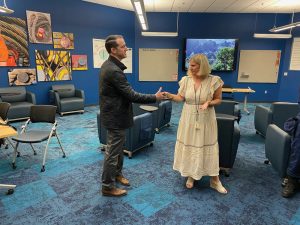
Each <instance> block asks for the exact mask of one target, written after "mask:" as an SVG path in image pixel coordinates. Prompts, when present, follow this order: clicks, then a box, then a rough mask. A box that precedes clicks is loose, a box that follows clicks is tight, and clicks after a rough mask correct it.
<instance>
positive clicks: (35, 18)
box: [26, 10, 53, 44]
mask: <svg viewBox="0 0 300 225" xmlns="http://www.w3.org/2000/svg"><path fill="white" fill-rule="evenodd" d="M26 15H27V26H28V34H29V41H30V43H40V44H52V43H53V41H52V28H51V17H50V14H48V13H42V12H34V11H29V10H26Z"/></svg>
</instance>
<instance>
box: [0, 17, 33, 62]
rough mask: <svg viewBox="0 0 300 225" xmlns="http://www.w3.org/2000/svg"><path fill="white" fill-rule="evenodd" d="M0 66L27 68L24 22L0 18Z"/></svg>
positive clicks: (27, 56) (27, 54)
mask: <svg viewBox="0 0 300 225" xmlns="http://www.w3.org/2000/svg"><path fill="white" fill-rule="evenodd" d="M0 31H1V32H0V66H11V67H12V66H29V52H28V42H27V33H26V23H25V20H22V19H20V18H15V17H8V16H0Z"/></svg>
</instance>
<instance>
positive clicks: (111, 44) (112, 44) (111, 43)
mask: <svg viewBox="0 0 300 225" xmlns="http://www.w3.org/2000/svg"><path fill="white" fill-rule="evenodd" d="M118 38H123V36H122V35H109V36H108V37H107V38H106V39H105V48H106V51H107V52H108V54H110V53H111V48H116V47H118V44H117V41H116V40H117V39H118Z"/></svg>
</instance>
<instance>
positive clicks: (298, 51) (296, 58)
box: [290, 38, 300, 70]
mask: <svg viewBox="0 0 300 225" xmlns="http://www.w3.org/2000/svg"><path fill="white" fill-rule="evenodd" d="M290 70H300V38H294V40H293V45H292V51H291V61H290Z"/></svg>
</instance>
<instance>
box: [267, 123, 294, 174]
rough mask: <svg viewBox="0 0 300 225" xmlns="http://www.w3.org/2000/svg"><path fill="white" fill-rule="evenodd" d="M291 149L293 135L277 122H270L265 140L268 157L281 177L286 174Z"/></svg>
mask: <svg viewBox="0 0 300 225" xmlns="http://www.w3.org/2000/svg"><path fill="white" fill-rule="evenodd" d="M290 151H291V137H290V135H289V134H288V133H286V132H285V131H283V130H281V129H280V128H279V127H278V126H276V125H275V124H270V125H269V126H268V129H267V134H266V141H265V154H266V158H267V159H269V160H270V162H271V165H272V167H273V168H274V169H275V170H276V171H277V172H278V174H279V176H280V177H285V176H286V169H287V167H288V163H289V157H290Z"/></svg>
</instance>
